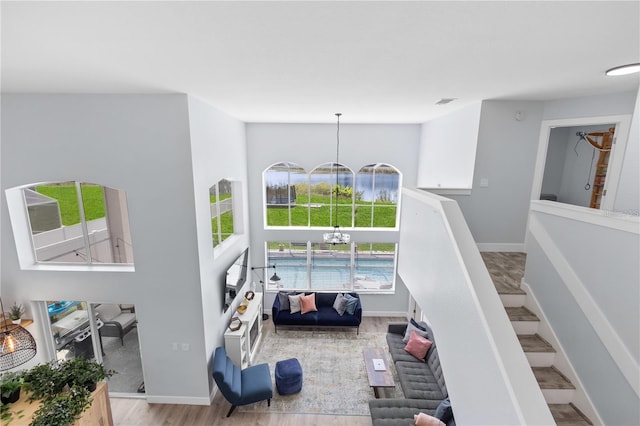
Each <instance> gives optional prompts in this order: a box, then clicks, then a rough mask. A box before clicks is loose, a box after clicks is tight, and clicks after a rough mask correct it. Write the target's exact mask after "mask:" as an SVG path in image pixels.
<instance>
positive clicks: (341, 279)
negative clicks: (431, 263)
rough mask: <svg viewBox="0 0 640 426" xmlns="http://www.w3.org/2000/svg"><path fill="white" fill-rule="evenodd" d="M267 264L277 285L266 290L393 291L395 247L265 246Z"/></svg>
mask: <svg viewBox="0 0 640 426" xmlns="http://www.w3.org/2000/svg"><path fill="white" fill-rule="evenodd" d="M267 264H269V265H276V267H277V270H278V275H279V276H280V281H278V282H274V283H272V282H269V283H268V289H269V290H276V289H295V290H313V291H358V292H367V291H372V292H380V291H389V292H391V291H394V289H395V270H396V269H395V267H396V244H395V243H357V244H355V243H354V244H338V245H331V244H324V243H311V242H299V243H294V242H282V241H281V242H269V243H267Z"/></svg>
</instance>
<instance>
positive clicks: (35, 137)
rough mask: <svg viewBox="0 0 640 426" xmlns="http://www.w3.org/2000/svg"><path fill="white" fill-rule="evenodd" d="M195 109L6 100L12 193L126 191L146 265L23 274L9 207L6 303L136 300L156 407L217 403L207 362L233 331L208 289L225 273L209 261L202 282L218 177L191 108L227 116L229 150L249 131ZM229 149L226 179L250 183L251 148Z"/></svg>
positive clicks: (5, 168)
mask: <svg viewBox="0 0 640 426" xmlns="http://www.w3.org/2000/svg"><path fill="white" fill-rule="evenodd" d="M195 104H196V102H195V101H193V102H191V101H189V103H188V100H187V97H186V96H185V95H151V96H145V95H122V96H121V95H3V96H2V146H1V150H2V152H1V154H2V156H1V160H2V163H1V165H2V168H1V173H2V175H1V177H2V189H6V188H11V187H15V186H18V185H24V184H28V183H33V182H39V181H67V180H80V181H88V182H95V183H99V184H102V185H106V186H109V187H113V188H117V189H121V190H123V191H126V194H127V201H128V208H129V219H130V224H131V234H132V245H133V252H134V258H135V271H134V272H109V271H102V272H100V271H85V272H82V271H73V272H64V271H27V270H20V268H19V266H18V259H17V254H16V247H15V242H14V236H13V232H12V229H11V227H10V224H9V218H8V214H7V211H6V209H3V211H2V236H3V238H2V259H1V261H2V277H1V279H2V293H3V296H4V295H5V291H6V292H7V293H8V294H10V295H11V296H13V297H15V298H16V299H17V300H20V301H24V302H27V301H29V300H57V299H63V300H86V301H89V302H107V303H119V302H127V303H134V304H135V305H136V314H137V318H138V321H139V330H140V332H139V338H140V349H141V356H142V363H143V368H144V373H145V377H144V379H145V386H146V392H147V398H148V400H149V401H153V402H175V403H201V404H209V401H210V399H209V397H210V393H211V385H210V379H209V371H208V362H209V358H210V354H211V347H212V346H213V345H214V344H215V343H214V342H218V341H220V333H221V331H222V329H223V328H224V327H223V326H222V325H220V324H217V323H216V321H221V319H220V317H216V316H215V312H216V311H217V312H218V313H221V305H220V301H218V300H216V299H215V297H214V296H213V295H210V294H209V293H208V292H207V291H206V290H203V287H204V286H206V285H213V283H211V282H210V281H212V280H215V277H214V276H215V275H216V274H218V273H219V271H220V270H221V269H222V268H221V267H219V266H217V265H215V266H214V265H213V264H211V263H206V264H204V265H202V267H204V268H210V270H209V271H207V272H206V273H202V272H201V265H200V260H201V257H202V256H201V253H200V252H199V250H201V249H202V247H201V245H204V242H203V238H204V237H203V234H204V229H205V228H206V225H205V219H206V223H208V226H209V227H210V223H211V220H210V216H209V217H208V218H207V217H206V216H207V215H208V204H206V203H207V194H208V185H209V184H210V181H211V182H213V181H215V178H216V177H217V174H214V173H211V174H210V175H204V173H205V172H204V171H203V169H204V168H205V167H204V165H205V164H206V163H207V161H208V160H211V164H212V165H213V164H215V160H216V159H215V158H209V154H212V153H213V151H211V152H204V149H203V148H202V144H203V143H204V142H203V141H204V136H203V134H204V133H205V130H202V127H207V126H204V125H202V126H201V127H198V123H197V119H194V123H192V124H193V126H194V130H193V132H194V134H195V138H194V139H195V140H194V143H193V145H194V146H193V148H194V152H193V153H192V151H191V142H190V129H189V125H190V122H189V118H188V113H189V109H190V107H191V109H192V110H196V109H199V110H200V111H199V112H198V113H199V114H202V115H199V117H202V116H203V115H206V116H207V117H209V118H211V117H213V118H215V119H216V121H215V123H216V124H217V125H220V127H221V128H222V129H223V130H222V131H221V133H220V134H219V135H220V136H225V137H224V138H222V139H223V140H221V141H218V140H217V141H216V144H217V145H216V146H218V147H219V146H223V145H224V144H225V143H226V141H227V136H228V139H229V140H230V142H232V143H237V142H238V141H241V140H242V137H243V136H242V125H241V124H240V123H238V122H237V121H235V120H231V119H229V118H228V117H225V116H224V114H221V113H218V112H212V111H208V112H202V111H203V110H206V108H204V107H201V108H196V107H195V106H194V105H195ZM207 130H208V131H211V128H210V127H208V128H207ZM216 136H218V134H216ZM225 148H226V147H225ZM224 152H225V153H224V162H225V163H226V164H229V166H228V167H229V168H228V169H225V170H224V171H223V172H224V175H225V176H232V177H238V178H239V179H242V178H243V175H244V173H245V166H244V164H245V159H244V157H241V156H242V155H243V153H244V151H243V148H242V147H239V148H236V149H225V151H224ZM196 154H197V155H198V156H199V157H197V158H194V157H196ZM232 164H237V165H238V166H237V168H235V167H234V166H231V165H232ZM212 167H213V166H212ZM196 183H197V185H196ZM205 187H206V188H205ZM198 194H201V197H202V198H201V199H200V198H198V197H197V195H198ZM196 198H198V200H197V201H196ZM209 237H210V234H209ZM208 253H209V254H210V253H211V251H209V252H208ZM221 262H223V263H224V258H223V257H222V256H221ZM203 277H204V278H206V279H207V282H202V286H201V280H203ZM203 298H204V299H203ZM205 304H206V306H204V305H205ZM205 317H206V319H207V324H206V325H204V324H203V322H204V318H205ZM222 322H224V321H222ZM34 325H37V324H34ZM172 342H176V343H179V344H180V343H186V344H188V345H189V350H188V351H182V350H179V351H173V350H172V349H171V343H172ZM179 347H182V345H179ZM176 372H179V374H176Z"/></svg>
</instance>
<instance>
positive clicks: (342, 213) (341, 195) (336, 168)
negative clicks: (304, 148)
mask: <svg viewBox="0 0 640 426" xmlns="http://www.w3.org/2000/svg"><path fill="white" fill-rule="evenodd" d="M336 173H337V176H336ZM336 177H337V184H336ZM309 185H310V193H311V203H312V204H311V205H312V208H311V209H310V217H311V226H319V227H331V226H335V225H342V226H343V227H352V226H353V223H352V212H353V172H352V171H351V170H349V168H347V167H345V166H344V165H342V164H336V163H327V164H323V165H321V166H319V167H316V168H315V169H314V170H313V171H312V172H311V173H310V174H309Z"/></svg>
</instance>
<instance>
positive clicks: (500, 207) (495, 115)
mask: <svg viewBox="0 0 640 426" xmlns="http://www.w3.org/2000/svg"><path fill="white" fill-rule="evenodd" d="M518 111H520V112H521V113H522V119H521V120H516V112H518ZM541 119H542V103H541V102H523V101H484V102H483V103H482V112H481V114H480V130H479V133H478V149H477V153H476V168H475V172H474V183H473V190H472V192H471V195H455V196H451V198H453V199H454V200H456V201H457V202H458V204H459V205H460V208H461V209H462V212H463V213H464V216H465V219H466V220H467V223H468V225H469V228H470V229H471V233H472V234H473V237H474V239H475V240H476V242H477V243H479V245H480V247H481V248H482V249H489V250H497V251H512V250H516V251H521V250H522V244H523V241H524V236H525V228H526V220H527V211H528V208H529V196H530V193H531V182H532V179H533V170H534V165H535V158H536V149H537V143H538V132H539V130H540V121H541ZM482 179H487V180H488V186H487V187H481V186H480V185H479V183H480V180H482Z"/></svg>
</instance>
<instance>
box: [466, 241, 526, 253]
mask: <svg viewBox="0 0 640 426" xmlns="http://www.w3.org/2000/svg"><path fill="white" fill-rule="evenodd" d="M476 245H477V246H478V250H480V251H501V252H510V253H513V252H517V253H524V252H525V248H524V243H476Z"/></svg>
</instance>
